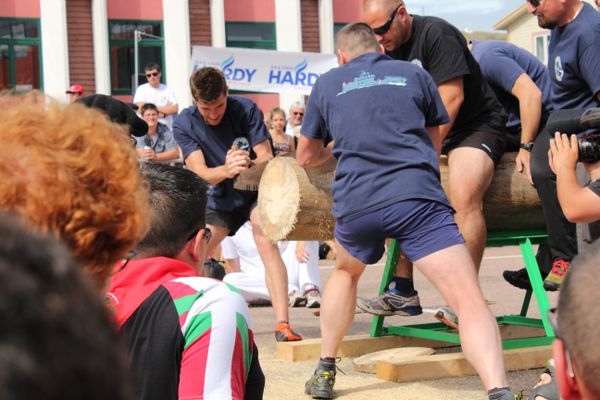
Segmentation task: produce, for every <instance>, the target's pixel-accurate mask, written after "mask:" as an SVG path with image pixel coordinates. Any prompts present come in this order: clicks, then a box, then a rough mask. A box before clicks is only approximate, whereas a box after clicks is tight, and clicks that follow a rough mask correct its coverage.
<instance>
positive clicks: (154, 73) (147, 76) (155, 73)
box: [146, 72, 160, 78]
mask: <svg viewBox="0 0 600 400" xmlns="http://www.w3.org/2000/svg"><path fill="white" fill-rule="evenodd" d="M158 74H160V72H149V73H147V74H146V78H150V77H153V76H158Z"/></svg>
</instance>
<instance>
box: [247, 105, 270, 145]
mask: <svg viewBox="0 0 600 400" xmlns="http://www.w3.org/2000/svg"><path fill="white" fill-rule="evenodd" d="M247 118H248V119H247V124H248V138H249V139H250V146H251V147H254V146H256V145H257V144H259V143H262V142H264V141H265V140H268V139H269V137H270V135H269V131H268V130H267V126H266V125H265V121H263V119H262V118H261V116H260V110H259V109H258V106H257V105H256V104H254V103H253V104H252V105H251V106H250V107H249V108H248V110H247Z"/></svg>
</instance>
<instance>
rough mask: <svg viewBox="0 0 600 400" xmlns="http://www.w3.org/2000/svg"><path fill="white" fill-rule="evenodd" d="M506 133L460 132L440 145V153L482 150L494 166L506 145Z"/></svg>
mask: <svg viewBox="0 0 600 400" xmlns="http://www.w3.org/2000/svg"><path fill="white" fill-rule="evenodd" d="M506 135H507V134H506V133H497V132H484V131H462V132H458V133H456V134H453V135H452V136H450V137H447V138H446V139H445V140H444V142H443V143H442V153H443V154H448V153H450V152H451V151H452V150H454V149H457V148H459V147H472V148H474V149H479V150H483V152H484V153H485V154H487V156H488V157H489V158H491V159H492V161H493V162H494V165H498V162H499V161H500V158H501V157H502V154H504V147H505V145H506Z"/></svg>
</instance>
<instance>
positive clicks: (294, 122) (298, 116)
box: [285, 101, 305, 137]
mask: <svg viewBox="0 0 600 400" xmlns="http://www.w3.org/2000/svg"><path fill="white" fill-rule="evenodd" d="M304 108H305V107H304V103H303V102H301V101H295V102H293V103H292V105H291V106H290V118H289V119H288V121H287V124H286V126H285V134H286V135H289V136H292V137H297V136H298V135H299V134H300V131H299V127H300V125H302V120H303V119H304Z"/></svg>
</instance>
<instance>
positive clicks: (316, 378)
mask: <svg viewBox="0 0 600 400" xmlns="http://www.w3.org/2000/svg"><path fill="white" fill-rule="evenodd" d="M336 47H337V56H338V61H339V64H340V65H341V66H340V67H338V68H336V69H334V70H332V71H329V72H327V73H326V74H323V75H322V76H321V77H320V78H319V79H318V81H317V82H316V84H315V86H314V87H313V90H312V92H311V95H310V98H309V101H308V105H307V108H306V114H305V117H304V121H303V124H302V128H301V136H300V139H299V142H298V153H297V157H298V162H299V163H300V164H301V165H303V166H308V165H319V164H321V163H323V162H325V161H326V160H327V159H329V158H330V157H331V156H332V155H333V156H334V157H335V158H336V159H337V161H338V163H337V168H336V172H335V178H334V182H333V215H334V216H335V218H336V227H335V231H334V235H335V239H336V252H337V258H336V266H335V270H334V271H333V272H332V275H331V277H330V278H329V280H328V282H327V287H326V289H325V292H324V297H323V303H322V305H321V335H322V341H321V359H320V360H319V363H318V366H317V368H316V370H315V372H314V374H313V376H312V377H311V378H310V379H309V380H308V382H307V383H306V386H305V392H306V394H309V395H311V396H312V397H313V398H327V399H328V398H333V396H334V393H333V385H334V383H335V356H336V354H337V350H338V348H339V345H340V342H341V340H342V338H343V336H344V334H345V333H346V331H347V329H348V328H349V327H350V325H351V324H352V320H353V318H354V304H355V302H356V289H357V284H358V280H359V278H360V276H361V274H362V272H363V271H364V269H365V265H366V264H372V263H374V262H376V261H377V260H379V259H380V258H381V256H382V255H383V252H384V242H385V238H387V237H392V238H397V239H399V240H400V243H401V244H400V245H401V248H402V251H403V253H404V254H405V255H406V256H407V257H408V258H409V259H410V261H412V262H414V263H415V265H416V266H417V267H418V268H420V269H421V270H422V271H423V273H424V274H425V275H426V276H427V277H428V278H429V279H430V280H431V281H432V282H433V284H434V285H435V286H436V287H437V288H438V290H439V291H440V293H441V294H442V296H443V297H444V299H445V300H446V301H447V302H448V304H449V305H450V306H451V307H452V308H453V309H454V310H456V311H457V312H458V313H459V318H460V320H461V326H460V327H461V329H460V335H461V342H462V343H463V351H464V353H465V356H466V357H467V359H468V360H469V361H470V362H471V364H472V365H473V367H474V368H475V369H476V370H477V372H478V373H479V375H480V376H481V378H482V380H483V383H484V386H485V388H486V389H487V390H489V391H491V393H492V394H493V395H494V396H497V395H498V394H500V395H501V396H504V395H505V394H506V396H508V397H495V398H498V399H505V398H506V399H511V400H512V398H513V397H512V392H511V391H510V389H508V388H507V381H506V377H505V375H504V368H503V360H502V350H501V344H500V337H499V333H498V326H497V324H496V321H495V319H494V318H493V316H492V314H491V313H490V310H489V309H488V307H487V305H486V304H485V300H484V299H483V295H482V293H481V290H480V288H479V284H478V281H477V275H476V272H475V271H476V269H475V266H474V265H473V261H472V259H471V257H470V255H469V252H468V251H467V248H466V246H465V245H464V240H463V239H462V237H461V235H460V233H459V232H458V227H457V225H456V223H455V222H454V218H453V210H452V208H451V207H450V205H449V203H448V200H447V198H446V195H445V194H444V191H443V189H442V187H441V184H440V176H439V165H438V152H437V151H436V148H437V149H439V145H440V143H439V127H440V125H443V124H445V123H447V122H448V121H449V119H448V114H447V113H446V110H445V108H444V104H443V103H442V101H441V98H440V95H439V93H438V91H437V88H436V86H435V83H434V81H433V80H432V79H431V77H430V76H429V74H427V72H425V71H424V70H423V69H421V68H418V67H416V66H414V65H411V64H410V63H406V62H402V61H395V60H392V59H391V58H389V57H387V56H385V55H383V54H381V53H380V52H379V45H378V42H377V39H376V38H375V35H374V34H373V31H372V30H371V28H369V26H368V25H366V24H364V23H355V24H350V25H348V26H346V27H344V28H343V29H342V30H340V32H339V33H338V35H337V39H336ZM325 145H326V147H325ZM414 307H415V308H416V307H418V308H420V306H418V304H415V305H414Z"/></svg>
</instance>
